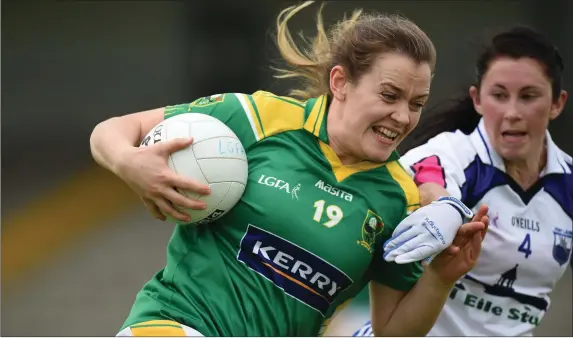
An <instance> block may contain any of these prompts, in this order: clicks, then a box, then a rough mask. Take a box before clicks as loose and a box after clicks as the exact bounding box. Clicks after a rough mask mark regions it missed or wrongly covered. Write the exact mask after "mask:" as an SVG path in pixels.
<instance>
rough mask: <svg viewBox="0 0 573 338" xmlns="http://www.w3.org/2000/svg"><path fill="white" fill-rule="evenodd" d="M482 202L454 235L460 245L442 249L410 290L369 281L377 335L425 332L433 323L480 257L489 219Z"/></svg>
mask: <svg viewBox="0 0 573 338" xmlns="http://www.w3.org/2000/svg"><path fill="white" fill-rule="evenodd" d="M486 215H487V207H486V206H482V207H481V208H480V209H479V211H478V212H477V213H476V215H475V216H474V218H473V219H472V221H471V222H470V223H466V224H464V225H463V226H462V228H461V229H460V231H459V232H458V234H457V236H456V237H455V239H454V244H455V245H456V246H457V247H458V248H459V250H455V251H453V252H452V251H448V250H446V251H443V252H442V253H440V254H439V255H438V256H437V257H436V258H435V259H434V260H433V261H432V262H431V264H429V265H427V266H426V267H425V269H424V272H423V274H422V276H421V277H420V279H419V280H418V282H417V283H416V285H415V286H414V287H413V288H412V289H411V290H410V291H408V292H405V291H399V290H396V289H394V288H392V287H389V286H387V285H384V284H382V283H380V282H377V281H372V282H371V283H370V303H371V317H372V329H373V331H374V335H375V336H425V335H426V334H427V333H428V332H429V331H430V329H431V328H432V326H433V325H434V323H435V321H436V319H437V318H438V315H439V314H440V312H441V310H442V307H443V306H444V304H445V302H446V300H447V297H448V295H449V293H450V290H451V289H452V288H453V286H454V285H455V283H456V281H457V280H458V279H459V278H461V276H463V275H464V274H466V273H467V272H468V271H470V270H471V269H472V268H473V266H474V265H475V263H476V262H477V258H478V257H479V254H480V251H481V243H482V241H483V238H484V236H485V233H486V231H487V226H488V224H489V220H488V218H487V216H486Z"/></svg>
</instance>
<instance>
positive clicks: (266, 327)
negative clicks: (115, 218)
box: [91, 3, 488, 336]
mask: <svg viewBox="0 0 573 338" xmlns="http://www.w3.org/2000/svg"><path fill="white" fill-rule="evenodd" d="M308 5H309V3H304V4H302V5H300V6H296V7H289V8H288V9H286V10H284V11H283V12H282V13H281V14H280V15H279V18H278V20H277V25H278V34H277V36H278V46H279V49H280V51H281V53H282V55H283V57H284V58H285V60H286V61H287V62H288V63H289V64H290V65H291V66H292V70H283V71H282V73H281V75H280V77H302V79H304V80H305V81H306V82H305V83H306V87H305V88H304V89H301V90H296V91H293V96H298V97H301V98H302V99H303V100H301V101H299V100H297V99H294V98H290V97H280V96H276V95H274V94H271V93H268V92H263V91H260V92H256V93H254V94H252V95H245V94H222V95H218V96H217V100H209V99H199V100H197V101H195V102H193V103H190V104H182V105H175V106H169V107H165V108H161V109H155V110H150V111H145V112H139V113H135V114H131V115H126V116H122V117H116V118H112V119H109V120H107V121H104V122H102V123H100V124H99V125H98V126H97V127H96V128H95V129H94V131H93V134H92V137H91V149H92V153H93V156H94V158H95V159H96V161H97V162H98V163H100V164H101V165H102V166H103V167H105V168H107V169H109V170H110V171H112V172H114V173H115V174H117V175H118V176H119V177H120V178H122V179H123V180H125V182H126V183H127V184H129V186H130V187H131V188H133V190H134V191H135V192H136V193H137V194H139V195H140V196H141V198H142V199H143V201H144V203H145V205H146V206H147V208H148V209H149V210H150V211H151V212H152V213H153V214H154V215H155V216H156V217H158V218H163V214H170V215H172V216H173V217H175V218H177V219H179V220H180V221H182V222H183V223H185V222H193V220H192V217H193V215H192V214H191V215H190V217H191V218H189V215H185V214H182V213H181V212H179V211H178V210H176V209H175V208H174V207H173V204H175V205H182V206H185V207H189V208H195V209H200V208H203V207H205V206H204V205H203V202H201V201H200V200H190V199H188V198H186V197H184V196H183V195H181V194H179V193H178V192H177V190H176V189H184V190H189V191H195V192H198V193H201V194H208V193H209V191H208V187H206V186H202V185H200V184H198V183H197V182H194V181H191V180H188V179H185V178H182V177H178V176H177V175H176V174H175V173H174V172H172V171H170V170H169V169H168V166H167V157H168V154H169V153H171V152H174V151H177V150H178V149H182V148H183V147H187V146H189V145H190V144H191V143H192V140H174V141H172V142H165V143H157V144H155V145H152V146H149V147H147V148H138V147H137V145H138V144H139V142H141V139H142V137H143V136H144V135H146V134H147V133H148V132H149V130H150V129H151V128H153V127H154V126H155V125H156V124H157V123H159V122H160V121H162V120H163V119H165V118H169V117H171V116H174V115H177V114H181V113H197V114H208V115H211V116H213V117H216V118H218V119H220V120H221V121H222V122H224V123H226V124H227V125H228V126H229V127H230V128H231V129H233V131H234V132H235V133H236V134H237V136H238V137H239V138H240V139H241V142H242V144H243V146H244V147H245V150H246V152H247V156H248V160H249V178H248V184H247V187H246V190H245V193H244V195H243V196H242V198H241V200H240V201H239V202H238V203H237V205H236V206H235V207H234V208H233V209H232V210H230V211H229V212H228V213H227V214H225V215H224V216H223V217H221V218H219V219H217V220H215V221H213V222H211V223H209V224H203V225H193V224H189V225H177V226H176V227H175V230H174V233H173V236H172V238H171V240H170V242H169V244H168V248H167V264H166V266H165V268H164V269H162V270H161V271H159V272H158V273H157V274H156V275H155V276H154V277H153V278H152V279H151V280H150V281H149V282H148V283H147V284H146V285H145V286H144V287H143V289H142V290H141V291H140V292H139V294H138V295H137V297H136V300H135V303H134V305H133V307H132V310H131V313H130V314H129V316H128V318H127V320H126V322H125V324H124V325H123V327H122V328H121V331H120V333H119V335H120V336H146V335H147V336H168V335H180V336H185V335H187V336H201V335H203V336H315V335H319V334H321V333H322V332H323V330H324V327H325V326H326V324H327V323H328V322H329V320H330V318H332V315H333V314H334V313H335V312H336V309H337V308H340V307H341V305H343V304H344V303H346V302H347V301H348V300H350V299H351V298H352V297H354V296H355V295H356V294H357V293H358V292H359V291H360V290H361V289H362V288H363V287H364V286H365V285H366V284H367V283H368V282H370V281H372V282H371V283H370V288H371V297H372V323H373V327H374V330H375V332H376V334H377V335H390V336H404V335H406V336H421V335H425V334H426V333H427V332H428V330H429V329H430V328H431V327H432V325H433V324H434V321H435V320H436V318H437V316H438V314H439V313H440V310H441V308H442V306H443V304H444V302H445V300H446V297H447V296H448V293H449V290H450V289H451V287H452V286H453V285H454V283H455V281H456V280H458V279H459V278H460V277H461V276H462V275H464V274H465V273H466V272H467V271H469V270H470V269H471V268H472V267H473V265H474V264H475V261H476V258H477V255H478V254H479V251H480V249H481V240H482V237H483V231H484V230H485V228H486V227H487V223H488V220H487V217H486V216H485V214H486V212H487V207H484V208H483V209H481V210H480V211H479V212H478V213H477V215H476V216H475V217H474V218H473V221H472V222H470V223H467V224H464V225H462V223H463V220H464V217H463V216H464V215H465V216H471V213H470V214H468V213H467V212H464V211H465V210H466V209H464V206H463V205H461V204H460V203H459V202H458V201H451V200H450V201H449V200H444V201H442V202H437V203H433V204H430V205H428V206H425V207H423V208H420V209H418V210H417V211H416V212H414V213H412V214H411V215H409V216H408V214H409V213H410V212H412V211H414V210H415V209H417V208H419V196H418V191H417V189H416V186H415V184H414V182H413V181H412V180H411V179H410V178H409V177H408V175H407V174H406V172H405V171H404V170H403V168H402V167H401V166H400V165H399V163H398V161H397V160H398V154H397V153H396V151H395V149H396V146H397V145H398V144H399V143H400V141H402V140H403V139H404V137H406V135H408V133H410V131H411V130H412V129H413V128H414V127H415V126H416V124H417V123H418V119H419V117H420V112H421V109H422V107H423V105H424V103H425V102H426V100H427V99H428V95H429V91H430V82H431V78H432V73H433V70H434V65H435V58H436V55H435V50H434V46H433V44H432V42H431V41H430V40H429V38H428V37H427V36H426V35H425V34H424V33H423V32H422V31H421V30H420V29H419V28H418V27H417V26H416V25H415V24H414V23H412V22H410V21H408V20H407V19H404V18H400V17H396V16H384V15H361V14H360V12H359V11H358V12H355V13H354V15H353V16H352V17H351V18H350V19H349V20H346V21H343V22H340V23H338V24H337V25H336V26H335V28H334V29H333V30H332V31H330V32H329V33H328V34H327V33H326V32H325V30H324V28H323V24H322V20H321V16H320V12H319V15H318V23H317V27H318V36H317V38H316V39H315V40H314V44H313V47H314V49H312V51H311V52H309V53H302V52H301V51H300V49H299V48H297V47H296V45H295V44H294V42H293V40H292V39H291V36H290V34H289V31H288V30H287V28H286V24H287V21H288V20H289V19H290V18H291V17H292V16H293V15H294V14H295V13H297V12H298V11H299V10H301V9H302V8H304V7H306V6H308ZM399 225H400V229H404V230H403V231H400V233H395V231H394V230H395V229H396V228H397V227H398V226H399ZM454 237H455V238H454ZM412 238H413V239H415V240H414V241H408V239H412ZM398 239H400V240H398ZM401 239H404V241H402V240H401ZM414 242H415V243H418V244H416V245H413V244H412V243H414ZM385 243H387V244H386V249H388V250H387V252H389V251H392V252H393V253H392V254H391V255H389V256H387V257H392V258H391V259H389V258H386V259H385V258H384V257H383V254H384V244H385ZM450 245H451V246H450ZM446 248H448V249H447V250H444V249H446ZM440 252H441V253H440ZM435 254H438V255H437V256H436V257H435V258H434V259H433V261H432V262H431V263H430V264H428V265H427V266H426V267H425V268H422V266H421V265H420V263H419V260H420V259H422V258H424V257H426V256H430V255H435Z"/></svg>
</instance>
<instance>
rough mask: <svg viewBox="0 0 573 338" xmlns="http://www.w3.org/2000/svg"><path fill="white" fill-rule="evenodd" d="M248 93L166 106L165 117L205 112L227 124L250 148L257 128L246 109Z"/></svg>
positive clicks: (223, 95) (254, 139)
mask: <svg viewBox="0 0 573 338" xmlns="http://www.w3.org/2000/svg"><path fill="white" fill-rule="evenodd" d="M248 97H249V96H248V95H246V94H234V93H226V94H216V95H211V96H205V97H202V98H199V99H197V100H195V101H193V102H191V103H185V104H179V105H174V106H167V107H165V114H164V118H165V119H168V118H170V117H173V116H176V115H180V114H186V113H197V114H205V115H209V116H212V117H214V118H217V119H219V120H220V121H221V122H223V123H224V124H226V125H227V126H228V127H229V128H230V129H231V130H232V131H233V132H234V133H235V134H236V135H237V137H238V138H239V140H241V143H243V146H244V147H245V148H248V147H249V146H250V145H252V144H254V143H256V142H257V137H258V134H257V129H256V126H255V123H254V121H253V119H254V118H255V117H254V116H252V115H251V110H249V109H246V108H247V107H246V104H247V103H246V100H248Z"/></svg>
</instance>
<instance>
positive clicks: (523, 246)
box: [517, 234, 531, 258]
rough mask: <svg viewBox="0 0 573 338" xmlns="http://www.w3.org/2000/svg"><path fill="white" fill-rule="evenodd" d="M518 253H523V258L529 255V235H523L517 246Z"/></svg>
mask: <svg viewBox="0 0 573 338" xmlns="http://www.w3.org/2000/svg"><path fill="white" fill-rule="evenodd" d="M517 251H519V252H523V253H524V254H525V258H528V257H529V256H530V255H531V236H529V234H526V235H525V238H524V239H523V242H521V245H519V248H518V249H517Z"/></svg>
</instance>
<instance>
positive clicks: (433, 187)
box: [418, 183, 450, 206]
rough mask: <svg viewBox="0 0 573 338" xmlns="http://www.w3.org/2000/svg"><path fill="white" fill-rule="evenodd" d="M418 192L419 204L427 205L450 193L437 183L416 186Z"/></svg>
mask: <svg viewBox="0 0 573 338" xmlns="http://www.w3.org/2000/svg"><path fill="white" fill-rule="evenodd" d="M418 191H419V192H420V204H421V205H422V206H425V205H428V204H430V203H432V202H433V201H435V200H437V199H438V198H440V197H442V196H449V195H450V193H449V192H448V191H447V190H446V189H445V188H443V187H442V186H441V185H439V184H437V183H423V184H421V185H419V186H418Z"/></svg>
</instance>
